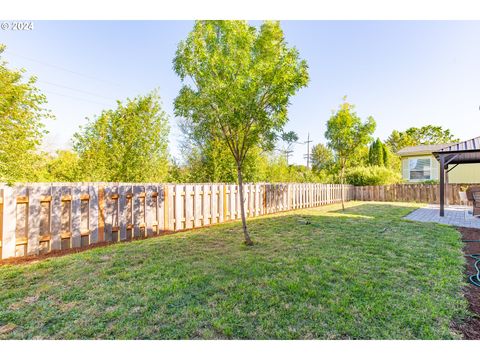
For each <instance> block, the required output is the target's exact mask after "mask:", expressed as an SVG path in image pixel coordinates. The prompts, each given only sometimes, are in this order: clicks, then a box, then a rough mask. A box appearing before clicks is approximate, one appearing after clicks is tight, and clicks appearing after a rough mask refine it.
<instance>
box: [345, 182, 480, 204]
mask: <svg viewBox="0 0 480 360" xmlns="http://www.w3.org/2000/svg"><path fill="white" fill-rule="evenodd" d="M478 185H479V184H447V185H446V186H445V201H446V202H447V203H448V204H449V205H467V204H462V202H461V199H460V191H462V190H465V189H466V188H468V187H469V186H478ZM354 191H355V200H358V201H393V202H395V201H399V202H418V203H428V204H438V203H439V202H440V185H438V184H437V185H435V184H433V185H430V184H395V185H378V186H355V190H354ZM468 204H471V203H470V202H469V203H468Z"/></svg>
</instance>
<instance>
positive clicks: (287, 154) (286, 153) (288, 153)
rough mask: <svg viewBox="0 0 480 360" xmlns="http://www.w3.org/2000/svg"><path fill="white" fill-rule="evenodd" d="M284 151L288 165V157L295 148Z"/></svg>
mask: <svg viewBox="0 0 480 360" xmlns="http://www.w3.org/2000/svg"><path fill="white" fill-rule="evenodd" d="M284 153H285V157H286V158H287V165H288V158H289V157H290V155H291V154H292V153H293V150H285V151H284Z"/></svg>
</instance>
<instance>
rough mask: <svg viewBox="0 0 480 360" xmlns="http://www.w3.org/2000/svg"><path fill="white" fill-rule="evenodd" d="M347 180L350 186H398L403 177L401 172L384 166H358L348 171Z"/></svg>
mask: <svg viewBox="0 0 480 360" xmlns="http://www.w3.org/2000/svg"><path fill="white" fill-rule="evenodd" d="M345 179H346V182H347V183H348V184H352V185H356V186H363V185H386V184H396V183H399V182H401V180H402V177H401V175H400V173H399V172H397V171H394V170H392V169H389V168H386V167H383V166H356V167H353V168H350V169H348V170H347V171H346V173H345Z"/></svg>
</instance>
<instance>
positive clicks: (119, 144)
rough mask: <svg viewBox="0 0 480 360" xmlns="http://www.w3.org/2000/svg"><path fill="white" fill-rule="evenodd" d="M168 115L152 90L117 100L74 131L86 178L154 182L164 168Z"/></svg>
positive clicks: (161, 178) (81, 169) (80, 164)
mask: <svg viewBox="0 0 480 360" xmlns="http://www.w3.org/2000/svg"><path fill="white" fill-rule="evenodd" d="M168 134H169V125H168V117H167V115H166V113H165V112H164V111H163V110H162V107H161V105H160V97H159V96H158V93H157V92H156V91H153V92H151V93H149V94H147V95H145V96H138V97H136V98H134V99H127V100H126V101H125V103H122V102H120V101H118V102H117V108H116V109H113V110H104V111H103V112H102V113H101V114H100V116H98V117H97V118H95V119H94V120H92V121H89V123H88V124H87V126H86V127H84V128H81V129H80V131H79V132H77V133H75V134H74V138H73V148H74V150H75V151H76V152H77V153H78V156H79V168H80V171H81V174H82V176H83V180H86V181H127V182H153V181H155V182H157V181H162V180H163V179H165V177H166V175H167V170H168V152H167V147H168Z"/></svg>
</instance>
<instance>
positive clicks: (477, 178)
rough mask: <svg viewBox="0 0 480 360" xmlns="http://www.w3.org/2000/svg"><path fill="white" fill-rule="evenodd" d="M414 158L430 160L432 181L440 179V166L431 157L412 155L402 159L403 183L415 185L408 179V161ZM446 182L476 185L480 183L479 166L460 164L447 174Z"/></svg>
mask: <svg viewBox="0 0 480 360" xmlns="http://www.w3.org/2000/svg"><path fill="white" fill-rule="evenodd" d="M416 158H430V159H432V162H431V164H432V175H431V176H432V180H439V179H440V164H439V162H438V161H437V159H436V158H435V157H434V156H433V155H412V156H404V157H402V177H403V180H404V181H405V182H408V183H416V182H418V181H410V179H409V160H410V159H416ZM448 182H449V183H451V184H455V183H458V184H478V183H480V164H460V165H458V166H457V167H456V168H455V169H453V170H451V171H450V172H449V173H448Z"/></svg>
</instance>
